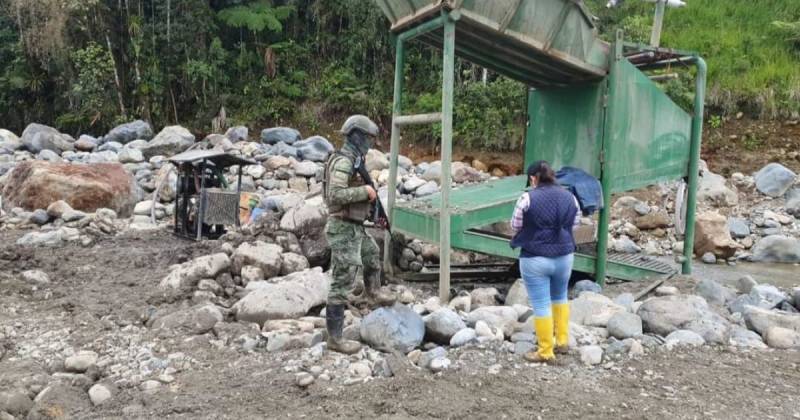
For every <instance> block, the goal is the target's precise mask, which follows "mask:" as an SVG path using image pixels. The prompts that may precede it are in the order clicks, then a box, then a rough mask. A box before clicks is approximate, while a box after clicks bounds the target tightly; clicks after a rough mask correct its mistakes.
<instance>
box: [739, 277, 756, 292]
mask: <svg viewBox="0 0 800 420" xmlns="http://www.w3.org/2000/svg"><path fill="white" fill-rule="evenodd" d="M757 285H758V283H757V282H756V281H755V279H753V277H752V276H749V275H746V276H744V277H740V278H739V280H737V281H736V289H737V290H738V291H739V293H744V294H749V293H750V291H751V290H753V287H755V286H757Z"/></svg>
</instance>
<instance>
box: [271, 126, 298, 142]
mask: <svg viewBox="0 0 800 420" xmlns="http://www.w3.org/2000/svg"><path fill="white" fill-rule="evenodd" d="M301 138H302V137H301V136H300V132H299V131H297V130H295V129H294V128H288V127H273V128H265V129H264V130H262V131H261V142H262V143H265V144H270V145H275V144H278V143H281V142H283V143H285V144H288V145H292V144H294V143H295V142H297V141H299V140H300V139H301Z"/></svg>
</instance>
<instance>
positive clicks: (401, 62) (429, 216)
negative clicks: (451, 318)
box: [384, 9, 707, 302]
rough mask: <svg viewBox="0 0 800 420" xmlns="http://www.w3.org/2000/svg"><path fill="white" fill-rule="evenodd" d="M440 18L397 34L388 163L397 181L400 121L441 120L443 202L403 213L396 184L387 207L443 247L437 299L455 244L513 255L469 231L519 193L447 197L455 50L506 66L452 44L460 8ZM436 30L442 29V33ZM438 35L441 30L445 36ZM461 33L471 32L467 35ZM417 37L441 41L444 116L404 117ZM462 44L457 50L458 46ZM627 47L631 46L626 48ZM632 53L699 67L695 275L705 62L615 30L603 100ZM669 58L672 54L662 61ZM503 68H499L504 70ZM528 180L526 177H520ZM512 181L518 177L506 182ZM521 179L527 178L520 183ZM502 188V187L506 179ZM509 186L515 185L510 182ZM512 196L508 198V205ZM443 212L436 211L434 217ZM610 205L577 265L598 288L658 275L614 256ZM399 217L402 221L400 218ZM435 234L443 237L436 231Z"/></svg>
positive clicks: (645, 66)
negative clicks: (477, 200) (479, 202)
mask: <svg viewBox="0 0 800 420" xmlns="http://www.w3.org/2000/svg"><path fill="white" fill-rule="evenodd" d="M440 13H441V14H440V16H438V17H434V18H432V19H431V20H428V21H427V22H424V23H421V24H419V25H417V26H413V27H410V28H408V29H406V30H405V31H404V32H402V33H400V34H398V35H397V37H396V57H395V58H396V64H395V80H394V98H393V108H392V133H391V146H390V149H391V150H390V160H389V162H390V165H389V179H396V178H397V172H398V156H399V151H400V131H401V128H402V127H403V126H406V125H412V124H430V123H436V122H441V123H442V140H441V141H442V143H441V165H442V169H441V182H440V184H441V193H440V195H439V203H438V206H437V207H438V208H437V209H436V210H437V212H432V211H431V210H432V209H430V208H428V209H423V210H419V209H413V208H405V207H404V208H401V209H399V210H401V211H395V210H398V209H396V208H395V204H396V198H397V191H396V189H394V188H389V194H388V203H387V204H388V206H387V212H388V215H389V218H390V222H391V224H392V226H393V227H394V230H395V232H398V233H403V234H408V235H409V236H413V237H417V238H422V239H426V240H430V241H433V242H437V243H438V244H439V247H440V257H439V259H440V267H441V268H440V271H439V297H440V300H441V301H442V302H446V301H447V300H449V294H450V249H451V246H453V247H455V248H464V249H471V250H476V251H479V252H487V253H490V254H493V255H497V256H503V257H509V258H515V257H516V253H514V252H513V251H512V250H511V249H510V248H509V247H508V245H507V243H508V239H507V238H502V237H497V236H493V235H485V234H483V233H479V232H475V231H471V230H472V229H475V228H477V227H478V225H477V223H481V224H483V225H485V224H490V223H493V222H496V221H501V220H506V219H507V218H508V216H509V214H510V212H511V208H513V202H514V201H515V200H516V195H518V193H519V192H517V191H516V190H515V189H514V188H513V187H509V186H507V187H509V192H511V193H512V194H514V195H515V196H514V197H513V199H512V200H505V198H502V199H501V201H493V202H491V203H487V205H486V206H484V207H474V208H470V209H467V210H463V211H462V209H458V208H456V209H453V208H451V202H450V190H451V179H450V178H451V164H452V142H453V138H452V136H453V90H454V81H453V78H454V71H455V55H456V52H458V53H459V54H460V55H464V56H465V57H467V58H468V59H477V61H476V62H477V63H478V64H480V65H483V66H486V67H488V68H493V69H497V66H498V65H501V64H502V63H495V62H494V61H493V60H492V59H491V57H488V56H484V57H483V58H482V53H481V52H480V51H464V50H463V46H457V45H456V43H455V37H456V24H457V22H458V21H459V20H460V19H461V17H462V15H461V12H460V11H459V10H452V11H448V10H447V9H443V10H441V12H440ZM439 29H442V31H441V32H439ZM440 34H441V35H440ZM464 36H467V37H468V36H469V35H467V34H464ZM415 38H422V39H423V40H424V41H425V42H426V43H429V44H430V43H432V41H441V42H442V50H443V77H442V111H441V113H434V114H422V115H403V114H402V98H403V95H402V91H403V84H404V72H405V55H406V50H405V46H406V45H405V44H406V42H407V41H410V40H412V39H415ZM457 48H460V49H459V50H457ZM625 48H628V49H632V50H633V53H632V54H625V53H624V52H626V51H625ZM627 52H629V51H627ZM626 55H628V56H635V57H637V59H638V60H641V59H642V58H644V59H651V60H652V61H649V62H646V61H647V60H645V62H639V63H637V64H636V65H637V66H638V68H639V69H640V70H642V71H645V70H650V69H657V68H662V67H666V66H670V65H694V66H695V67H696V68H697V74H696V79H695V88H696V92H695V102H694V111H693V115H692V116H691V133H690V145H689V147H690V151H689V162H688V168H687V171H686V173H687V174H688V176H687V183H688V200H687V220H686V225H687V226H686V233H685V240H684V255H685V257H686V259H685V261H684V263H683V267H682V271H683V273H684V274H690V273H691V270H692V265H691V264H692V257H693V250H694V246H693V245H694V233H695V229H694V228H695V226H694V222H695V212H696V206H697V200H696V192H697V186H698V168H699V159H700V144H701V141H702V123H703V111H704V99H705V85H706V73H707V72H706V65H705V62H704V61H703V59H702V58H701V57H699V56H698V55H697V54H692V55H684V54H683V53H681V52H678V51H677V50H669V49H664V48H654V47H648V46H643V45H634V44H626V43H625V42H624V40H623V36H622V32H621V31H618V33H617V35H616V39H615V42H614V43H613V44H612V48H611V51H610V54H609V55H608V60H609V72H608V75H607V77H606V80H605V82H604V83H605V84H606V87H605V96H606V98H615V95H616V94H617V90H618V89H619V87H618V85H619V83H620V75H619V74H618V72H617V71H615V68H616V67H617V66H615V64H617V63H618V62H619V61H622V60H628V58H627V57H626ZM664 57H667V58H668V59H664ZM502 70H503V69H500V71H501V72H503V71H502ZM504 70H505V73H513V72H514V71H516V70H515V69H507V68H505V69H504ZM528 78H529V77H520V78H519V79H520V80H527V79H528ZM614 102H615V101H614V100H611V101H609V103H608V107H607V108H606V110H605V112H606V117H605V118H604V119H603V120H604V126H603V129H602V132H603V141H602V142H601V145H600V147H601V150H600V167H601V172H600V181H601V184H602V186H603V196H604V197H603V198H604V202H605V203H606V204H608V203H610V201H611V193H612V191H613V186H614V185H612V184H613V181H614V178H613V176H614V175H615V174H613V173H611V170H610V169H608V168H606V162H604V156H606V155H607V151H608V146H609V144H608V142H607V139H608V138H609V136H610V134H611V133H610V130H611V127H610V124H609V121H610V120H609V118H611V117H612V116H615V115H616V114H615V110H614V107H615V106H616V105H615V104H614ZM666 175H668V174H667V173H666V172H665V173H664V174H662V175H659V176H660V177H661V178H663V177H664V176H666ZM523 178H524V177H523ZM508 182H511V183H513V182H515V181H514V180H513V179H509V181H508ZM523 182H524V181H523ZM503 185H505V184H503ZM509 185H510V184H509ZM506 201H509V202H506ZM435 213H438V214H435ZM609 216H610V206H609V205H606V206H605V208H604V209H603V210H602V211H601V212H600V215H599V223H598V232H599V234H598V242H597V249H596V253H595V255H589V254H581V253H577V254H576V259H575V265H574V269H575V270H577V271H583V272H587V273H593V274H595V277H596V279H597V281H598V283H600V284H601V285H602V284H603V283H604V281H605V278H606V275H612V276H614V277H615V278H620V279H624V280H636V279H641V278H642V277H645V276H647V274H654V273H658V272H659V271H658V269H657V268H653V266H652V265H651V266H649V268H647V264H645V267H640V266H637V265H636V264H635V263H633V262H632V260H630V259H625V258H620V257H616V256H614V255H611V256H610V255H609V251H608V235H607V232H608V226H609ZM395 219H397V220H395ZM437 233H438V235H437ZM386 235H387V237H386V240H385V241H384V246H385V247H386V248H385V250H384V267H385V269H386V271H387V272H388V273H392V271H393V268H394V267H393V264H392V260H391V252H390V247H391V244H392V241H391V236H390V235H391V234H390V233H388V232H387V234H386Z"/></svg>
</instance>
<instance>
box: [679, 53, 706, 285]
mask: <svg viewBox="0 0 800 420" xmlns="http://www.w3.org/2000/svg"><path fill="white" fill-rule="evenodd" d="M695 65H696V66H697V76H696V79H695V93H694V116H693V118H692V139H691V146H690V149H689V192H688V194H687V195H688V198H687V200H686V235H684V237H683V255H684V257H685V259H684V261H683V270H682V271H683V274H692V259H693V258H694V228H695V226H694V221H695V217H696V214H695V212H696V211H697V184H698V182H699V179H698V178H699V171H700V145H701V144H702V142H703V113H704V112H705V95H706V74H707V70H708V69H707V67H706V62H705V60H703V58H702V57H697V58H696V59H695Z"/></svg>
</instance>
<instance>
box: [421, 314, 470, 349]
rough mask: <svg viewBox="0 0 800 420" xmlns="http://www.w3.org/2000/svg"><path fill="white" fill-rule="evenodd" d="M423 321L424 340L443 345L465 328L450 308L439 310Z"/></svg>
mask: <svg viewBox="0 0 800 420" xmlns="http://www.w3.org/2000/svg"><path fill="white" fill-rule="evenodd" d="M424 320H425V337H426V340H428V341H433V342H435V343H438V344H444V345H447V344H450V339H451V338H453V336H454V335H455V334H456V333H458V332H459V331H461V330H462V329H464V328H466V327H467V325H466V324H465V323H464V321H463V320H461V317H460V316H458V314H457V313H455V312H454V311H453V310H452V309H450V308H441V309H439V310H437V311H435V312H433V313H432V314H430V315H428V316H426V317H425V318H424Z"/></svg>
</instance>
